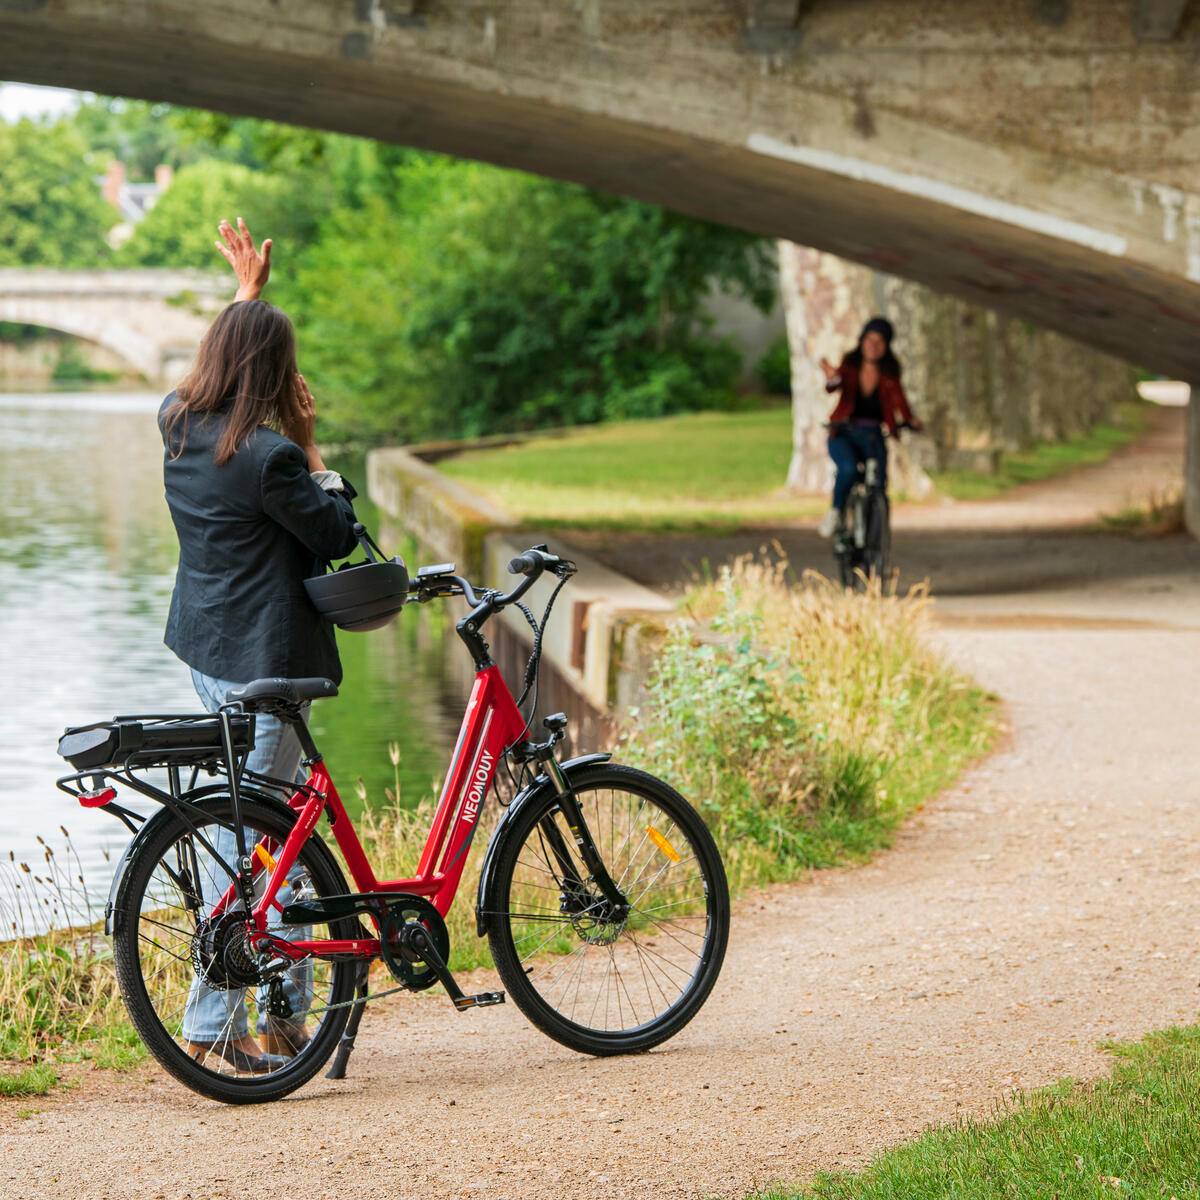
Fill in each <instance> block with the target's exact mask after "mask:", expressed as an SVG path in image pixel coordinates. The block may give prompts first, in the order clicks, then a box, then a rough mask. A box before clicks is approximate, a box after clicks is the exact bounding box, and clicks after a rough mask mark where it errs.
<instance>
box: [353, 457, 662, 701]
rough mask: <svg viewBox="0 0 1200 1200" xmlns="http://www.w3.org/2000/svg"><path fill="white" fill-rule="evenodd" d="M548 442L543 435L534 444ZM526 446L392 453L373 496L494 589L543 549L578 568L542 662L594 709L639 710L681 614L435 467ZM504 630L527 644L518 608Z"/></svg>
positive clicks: (536, 601) (544, 586)
mask: <svg viewBox="0 0 1200 1200" xmlns="http://www.w3.org/2000/svg"><path fill="white" fill-rule="evenodd" d="M538 436H544V435H538ZM517 440H523V439H520V438H503V437H502V438H499V439H478V440H477V441H476V442H474V443H469V442H456V443H427V444H425V445H423V446H404V447H399V446H391V447H386V448H383V449H379V450H372V451H371V452H370V453H369V454H368V455H367V491H368V494H369V495H370V497H371V499H372V500H373V501H374V502H375V503H376V504H377V505H379V507H380V509H382V510H383V512H384V513H385V514H387V516H388V517H389V518H390V519H391V520H393V521H395V522H397V523H399V524H401V525H403V527H404V529H405V530H406V531H407V532H408V533H410V534H411V535H412V536H413V537H415V538H416V539H417V541H418V542H420V543H421V544H422V546H423V547H425V548H427V549H428V550H429V551H430V552H431V553H432V554H433V555H435V556H436V557H438V558H443V559H448V560H451V561H453V562H455V563H457V564H458V567H459V570H460V571H461V572H462V573H464V574H466V575H468V576H470V577H472V578H476V579H482V580H483V581H485V582H486V583H488V584H490V585H492V586H495V587H506V586H507V584H508V582H509V581H510V580H511V577H510V576H509V575H508V571H507V567H508V561H509V559H511V558H514V557H515V556H516V555H518V554H520V553H522V552H523V551H525V550H527V549H528V548H529V547H530V546H534V545H540V544H542V543H545V544H547V545H548V546H549V547H550V549H551V550H552V551H553V552H554V553H556V554H561V555H562V556H563V557H566V558H570V559H572V560H573V561H574V562H575V563H576V565H577V566H578V567H579V572H578V574H576V575H575V576H574V577H573V578H572V579H571V580H570V581H569V582H568V583H567V585H566V586H565V587H564V589H563V591H562V592H561V593H560V595H559V598H558V601H557V603H556V607H555V612H554V618H553V620H552V621H551V623H550V626H549V628H548V629H547V631H546V635H545V638H544V641H543V654H544V655H545V657H546V659H547V660H548V661H550V662H552V663H553V664H554V666H555V667H556V668H557V669H558V671H559V672H560V674H561V675H562V677H563V679H564V680H566V681H567V683H568V684H569V685H570V686H571V687H572V688H573V689H574V690H575V691H576V692H577V693H578V694H579V695H580V696H581V697H582V698H583V699H584V700H585V701H586V702H587V703H588V704H589V705H590V706H591V707H592V708H594V709H596V710H597V711H599V712H602V713H613V712H616V713H622V712H626V711H628V709H629V708H630V707H632V706H633V705H635V704H636V703H637V700H638V697H639V696H640V694H641V692H642V689H643V686H644V681H645V679H646V677H647V674H648V672H649V669H650V665H651V662H652V660H653V657H654V653H655V650H656V648H657V646H658V645H659V644H661V641H662V638H663V636H664V635H665V631H666V628H667V626H668V624H669V622H670V620H671V618H672V617H673V616H674V614H675V606H674V604H673V603H672V602H671V601H670V600H668V599H667V598H666V597H664V596H661V595H659V594H658V593H657V592H653V591H651V590H650V589H649V588H646V587H643V586H642V585H641V584H639V583H635V582H634V581H633V580H632V579H628V578H627V577H626V576H624V575H621V574H620V573H618V572H617V571H614V570H612V569H611V568H610V567H607V566H605V565H604V564H603V563H600V562H598V561H597V560H596V559H594V558H592V557H591V556H590V555H588V554H585V553H583V552H581V551H579V550H577V549H576V548H575V547H574V546H572V545H571V544H570V542H569V540H567V539H565V538H562V537H559V536H557V535H553V534H544V533H536V532H529V531H522V532H520V533H518V532H517V531H516V526H517V522H516V521H515V520H514V519H513V517H512V516H511V515H510V514H509V513H507V512H505V511H504V509H502V508H501V507H500V506H499V505H497V504H495V503H493V502H492V501H490V500H488V499H487V498H486V497H484V496H480V495H479V494H478V493H476V492H474V491H472V490H471V488H469V487H467V486H466V485H465V484H463V483H460V482H459V481H458V480H455V479H450V478H448V477H447V476H445V475H443V474H442V473H441V472H440V471H438V470H437V469H436V468H435V467H433V466H431V465H430V463H429V461H427V460H426V458H425V457H423V456H424V455H432V456H433V457H434V460H435V461H436V458H438V457H445V456H446V453H449V452H451V451H450V449H449V448H450V447H453V448H454V449H464V448H471V447H473V446H478V445H480V444H482V443H484V442H486V443H487V444H489V445H505V444H509V443H510V442H513V441H517ZM557 582H558V581H557V579H555V578H554V577H553V576H550V575H545V576H543V577H542V578H541V579H539V580H538V581H537V583H535V584H534V585H533V587H532V588H531V589H530V591H529V593H528V595H527V597H526V603H527V604H528V607H529V608H530V610H531V611H532V612H533V613H534V615H535V616H536V617H537V618H538V620H541V616H542V613H543V612H544V610H545V607H546V603H547V601H548V600H549V598H550V594H551V593H552V592H553V590H554V588H555V586H556V584H557ZM501 620H502V621H503V622H504V624H505V626H506V627H507V629H508V630H509V631H510V632H512V633H514V634H516V635H517V636H518V637H521V638H523V639H525V640H526V641H528V640H529V638H530V636H531V634H530V630H529V626H528V624H527V622H526V621H525V618H524V616H523V615H522V613H521V612H520V611H519V610H517V609H515V608H513V609H509V610H507V611H506V612H505V613H503V614H502V616H501Z"/></svg>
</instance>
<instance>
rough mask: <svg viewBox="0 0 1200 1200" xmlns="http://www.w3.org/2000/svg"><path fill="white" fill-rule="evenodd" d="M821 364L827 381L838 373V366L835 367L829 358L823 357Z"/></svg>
mask: <svg viewBox="0 0 1200 1200" xmlns="http://www.w3.org/2000/svg"><path fill="white" fill-rule="evenodd" d="M819 365H820V368H821V371H822V373H823V374H824V376H825V379H826V380H827V381H828V380H830V379H832V378H833V377H834V376H835V375H836V374H837V373H838V369H837V367H835V366H834V365H833V363H831V362H830V361H829V359H827V358H823V359H821V362H820V364H819Z"/></svg>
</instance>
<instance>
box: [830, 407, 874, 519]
mask: <svg viewBox="0 0 1200 1200" xmlns="http://www.w3.org/2000/svg"><path fill="white" fill-rule="evenodd" d="M829 457H830V458H832V459H833V463H834V466H835V467H837V479H836V480H834V484H833V507H834V508H836V509H837V510H838V512H845V511H846V501H847V499H849V496H850V489H851V488H852V487H853V486H854V481H855V479H857V478H858V464H859V463H864V462H866V461H867V459H868V458H876V459H878V460H879V486H880V487H882V488H886V487H887V446H886V444H885V443H884V440H883V430H882V429H881V428H880V426H878V425H847V426H846V427H845V428H844V429H842V430H839V431H838V432H837V433H835V434H834V435H833V437H831V438H830V439H829Z"/></svg>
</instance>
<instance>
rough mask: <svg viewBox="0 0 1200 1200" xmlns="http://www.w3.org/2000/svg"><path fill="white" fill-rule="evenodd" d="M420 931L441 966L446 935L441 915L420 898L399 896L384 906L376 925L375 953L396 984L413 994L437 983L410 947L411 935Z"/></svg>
mask: <svg viewBox="0 0 1200 1200" xmlns="http://www.w3.org/2000/svg"><path fill="white" fill-rule="evenodd" d="M415 929H421V930H422V931H423V932H424V933H425V934H426V935H427V936H428V937H429V938H430V939H431V940H432V942H433V945H434V948H435V949H436V950H437V952H438V953H439V954H440V955H441V956H442V961H443V962H445V961H446V959H447V958H448V957H449V954H450V935H449V933H447V932H446V922H445V921H443V920H442V914H441V913H440V912H438V910H437V909H436V908H434V907H433V905H432V904H431V903H430V902H429V901H428V900H426V899H425V897H424V896H410V895H404V894H401V895H399V896H398V897H397V899H396V900H395V901H393V902H392V903H390V904H389V905H388V906H387V910H386V912H385V913H384V915H383V919H382V920H381V921H380V923H379V953H380V956H381V957H382V958H383V961H384V962H385V963H386V964H387V969H388V970H389V971H391V973H392V977H393V978H394V979H395V980H396V982H397V983H400V984H403V985H404V986H405V987H406V988H408V989H409V990H410V991H413V992H420V991H423V990H424V989H425V988H427V987H432V986H433V985H434V984H435V983H437V981H438V978H437V975H436V974H435V973H434V972H433V970H432V969H431V968H430V967H429V966H428V965H427V964H426V962H425V960H424V959H423V958H422V957H421V954H420V952H419V951H418V950H416V949H415V948H414V947H413V945H412V931H413V930H415Z"/></svg>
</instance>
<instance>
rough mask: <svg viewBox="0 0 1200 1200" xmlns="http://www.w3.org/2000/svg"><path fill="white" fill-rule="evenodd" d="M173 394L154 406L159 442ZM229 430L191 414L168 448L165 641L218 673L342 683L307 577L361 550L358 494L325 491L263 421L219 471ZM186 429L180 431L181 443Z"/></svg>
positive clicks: (243, 679) (292, 447) (291, 446)
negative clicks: (171, 526)
mask: <svg viewBox="0 0 1200 1200" xmlns="http://www.w3.org/2000/svg"><path fill="white" fill-rule="evenodd" d="M174 399H175V393H174V392H172V393H171V395H169V396H168V397H167V398H166V400H164V401H163V405H162V408H160V409H159V413H158V425H159V430H160V431H162V433H163V442H164V446H166V431H165V429H164V427H163V419H164V414H165V413H166V410H167V408H168V407H169V406H170V405H171V404H172V403H173V402H174ZM223 428H224V421H223V419H222V418H221V417H220V416H214V417H210V418H208V419H207V420H197V419H194V418H192V419H189V421H188V424H187V427H186V436H184V438H183V450H182V452H181V453H180V454H179V456H178V457H177V458H173V457H172V450H173V448H174V445H172V446H166V452H165V455H164V461H163V481H164V483H165V484H166V491H167V504H168V505H169V506H170V509H171V519H172V520H173V521H174V522H175V530H176V532H177V533H178V534H179V570H178V572H177V573H176V576H175V591H174V593H173V594H172V596H171V611H170V615H169V616H168V617H167V632H166V636H165V637H164V639H163V640H164V641H165V642H166V644H167V645H168V646H169V647H170V648H171V649H172V650H174V651H175V653H176V654H177V655H178V656H179V657H180V658H181V659H183V661H184V662H185V663H187V664H188V665H189V666H191V667H195V668H196V670H197V671H201V672H202V673H203V674H205V675H211V676H214V677H215V678H217V679H227V680H231V681H233V682H235V683H248V682H249V681H250V680H252V679H261V678H264V677H266V676H282V677H284V678H292V679H295V678H300V677H303V676H308V675H321V676H325V677H326V678H328V679H332V680H333V681H334V682H335V683H340V682H341V678H342V665H341V662H340V660H339V659H338V652H337V645H336V643H335V641H334V636H333V626H332V625H329V624H328V623H326V621H325V620H324V619H323V618H322V617H321V616H320V614H319V613H318V612H317V610H316V609H315V608H313V606H312V603H311V602H310V601H309V599H308V595H307V593H306V592H305V591H304V583H303V581H304V580H305V579H306V578H308V576H310V575H319V574H320V573H321V571H322V569H323V564H324V563H326V562H327V561H329V560H330V559H333V558H342V557H345V556H346V555H347V554H349V553H350V551H351V550H352V549H353V548H354V546H355V538H354V532H353V525H354V509H353V508H352V507H351V505H350V501H351V500H352V499H353V497H354V489H353V488H351V487H350V485H349V484H347V485H346V490H345V491H344V492H326V491H323V490H322V489H321V488H320V486H318V484H317V483H316V482H315V481H314V480H313V478H312V476H311V475H309V473H308V460H307V459H306V458H305V455H304V451H303V450H301V449H300V447H299V446H297V445H296V443H295V442H292V441H289V440H288V439H287V438H285V437H282V436H281V435H280V434H278V433H275V432H274V430H271V429H266V428H262V429H258V430H256V431H255V432H254V433H253V434H251V436H250V438H249V440H248V441H247V442H245V443H244V444H243V445H242V446H241V447H240V448H239V449H238V450H237V452H236V453H235V454H234V456H233V457H232V458H231V459H230V460H229V461H228V462H227V463H226V464H225V465H224V466H221V467H218V466H217V465H216V463H215V462H214V461H213V451H214V450H215V448H216V444H217V441H218V440H219V438H220V435H221V432H222V430H223ZM183 429H184V426H183V425H182V423H181V424H180V425H178V426H177V427H176V432H175V434H174V436H173V437H172V442H173V443H174V444H177V443H178V440H179V434H180V433H181V432H182V431H183Z"/></svg>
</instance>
